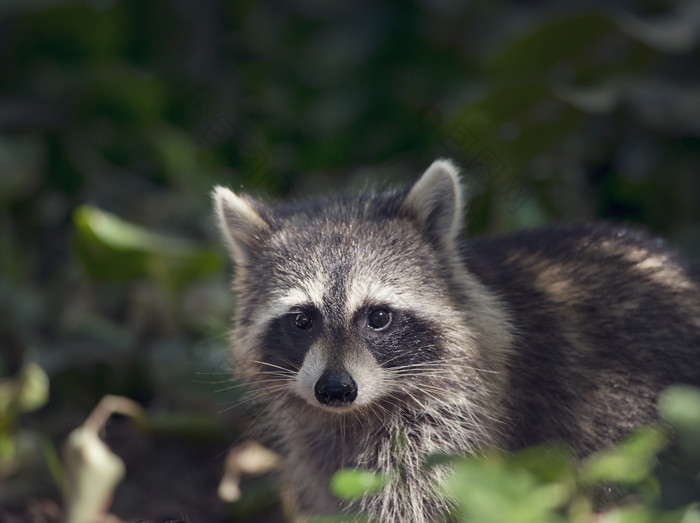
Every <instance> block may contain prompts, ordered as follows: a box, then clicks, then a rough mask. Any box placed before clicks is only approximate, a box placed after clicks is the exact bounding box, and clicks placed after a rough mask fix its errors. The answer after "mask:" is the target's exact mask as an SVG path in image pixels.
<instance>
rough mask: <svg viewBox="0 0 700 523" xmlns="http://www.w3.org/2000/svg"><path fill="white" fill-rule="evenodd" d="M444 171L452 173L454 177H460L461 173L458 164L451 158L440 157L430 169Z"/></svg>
mask: <svg viewBox="0 0 700 523" xmlns="http://www.w3.org/2000/svg"><path fill="white" fill-rule="evenodd" d="M432 170H435V171H438V170H439V171H442V172H445V173H447V174H448V175H450V176H451V177H452V178H454V179H457V180H458V179H459V174H460V169H459V167H458V166H457V164H456V163H455V162H454V161H452V160H451V159H450V158H438V159H437V160H435V161H434V162H433V163H432V164H431V165H430V167H429V168H428V171H432Z"/></svg>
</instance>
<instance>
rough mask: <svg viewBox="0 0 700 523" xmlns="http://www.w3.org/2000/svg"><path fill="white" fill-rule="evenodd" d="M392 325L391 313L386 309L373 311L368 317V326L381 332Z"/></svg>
mask: <svg viewBox="0 0 700 523" xmlns="http://www.w3.org/2000/svg"><path fill="white" fill-rule="evenodd" d="M390 323H391V313H390V312H389V311H388V310H386V309H372V310H371V311H370V312H369V315H368V316H367V325H369V326H370V327H372V328H373V329H375V330H381V329H384V328H385V327H387V326H388V325H389V324H390Z"/></svg>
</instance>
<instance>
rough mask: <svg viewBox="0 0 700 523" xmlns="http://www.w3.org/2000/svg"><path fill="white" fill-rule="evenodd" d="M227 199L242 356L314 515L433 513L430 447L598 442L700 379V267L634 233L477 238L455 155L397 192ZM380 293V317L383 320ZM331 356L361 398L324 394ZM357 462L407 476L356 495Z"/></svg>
mask: <svg viewBox="0 0 700 523" xmlns="http://www.w3.org/2000/svg"><path fill="white" fill-rule="evenodd" d="M214 197H215V207H216V209H217V216H218V220H219V227H220V229H221V232H222V235H223V237H224V240H225V241H226V243H227V245H228V246H229V248H230V251H231V253H232V257H233V259H234V262H235V263H236V265H237V269H236V276H235V281H234V288H235V292H236V294H237V299H238V302H237V311H236V316H235V326H234V335H233V338H232V340H233V349H234V355H235V358H236V361H237V363H238V368H239V369H240V371H241V375H242V376H243V377H244V378H245V380H246V381H247V382H248V383H249V384H250V387H251V390H252V392H253V394H254V397H255V398H256V399H257V400H258V401H259V404H260V405H261V406H262V407H263V408H264V415H263V416H262V418H261V419H262V420H263V421H262V423H261V434H262V435H263V436H264V437H266V438H267V439H268V441H269V442H271V443H272V444H273V445H274V446H275V447H276V449H277V450H278V451H279V452H280V454H281V455H282V458H283V463H284V470H283V473H284V479H285V482H286V485H287V492H288V493H289V497H290V498H291V499H293V500H294V503H295V505H296V506H297V507H298V509H299V510H300V511H301V513H302V514H319V513H332V512H337V511H339V510H350V511H352V510H356V509H358V508H359V509H362V510H364V511H365V512H367V513H368V514H370V515H371V516H373V517H375V518H376V519H377V520H379V521H412V522H424V521H430V520H432V519H434V517H435V515H436V514H438V513H439V512H440V511H441V510H444V509H445V508H446V506H447V502H446V501H445V500H443V499H440V498H439V497H438V496H436V495H435V494H434V493H433V492H432V491H431V484H432V482H433V480H435V479H439V478H440V476H441V475H442V474H444V473H445V470H444V469H440V468H437V469H433V470H432V471H431V472H426V470H425V469H424V467H423V461H424V459H425V457H426V456H427V455H429V454H431V453H436V452H443V453H458V454H465V453H466V454H471V453H475V452H476V451H478V450H479V449H483V448H484V447H487V446H497V447H500V448H505V449H517V448H520V447H523V446H527V445H532V444H537V443H541V442H544V441H552V440H562V441H565V442H567V443H568V444H570V445H571V446H572V447H573V448H574V449H576V451H577V452H578V453H579V454H580V455H586V454H588V453H590V452H592V451H594V450H596V449H600V448H605V447H607V446H609V445H611V444H613V443H615V442H617V441H619V439H620V438H621V437H622V436H623V435H624V434H625V433H627V432H628V431H629V430H631V429H633V428H635V427H638V426H639V425H641V424H643V423H646V422H648V421H650V420H652V419H653V418H654V415H655V402H656V396H657V394H658V392H659V391H660V390H662V389H663V388H664V387H666V386H667V385H669V384H671V383H674V382H686V383H693V384H698V385H700V357H699V356H700V277H699V276H698V272H697V270H696V269H693V268H692V267H690V266H689V265H688V264H687V262H685V261H684V260H683V259H682V258H680V257H679V256H677V255H676V254H675V253H673V252H672V251H671V250H670V249H668V248H667V247H666V246H665V245H663V244H660V243H658V242H656V241H653V240H650V239H648V238H646V237H645V236H643V235H640V234H638V233H636V232H630V231H627V230H625V229H619V228H614V227H609V226H587V225H586V226H570V227H560V228H551V229H545V230H542V231H533V232H522V233H516V234H513V235H510V236H505V237H501V238H493V239H488V238H484V239H476V240H471V241H466V242H462V241H460V240H459V238H458V237H459V236H460V229H461V221H462V199H461V198H462V196H461V188H460V184H459V178H458V175H457V171H456V169H455V168H454V166H453V165H452V164H451V163H449V162H447V161H437V162H435V163H434V164H433V165H432V166H431V167H430V168H429V169H428V170H427V171H426V173H425V174H424V175H423V176H422V177H421V178H420V179H419V180H418V181H417V182H416V184H414V185H413V187H412V188H409V189H404V190H399V191H394V192H389V193H381V194H374V193H363V194H359V195H353V196H339V197H335V198H331V199H327V200H321V201H315V202H311V203H308V204H303V205H278V206H271V207H268V206H267V205H264V204H262V203H260V202H257V201H256V200H253V199H251V198H249V197H246V196H236V195H234V194H233V193H231V192H230V191H229V190H227V189H224V188H220V187H219V188H217V189H216V190H215V193H214ZM378 308H379V309H383V310H387V311H390V313H391V318H392V319H391V323H390V324H389V326H388V327H387V328H386V329H384V330H381V329H379V330H377V329H374V328H373V327H370V323H369V320H368V317H369V315H370V314H371V313H372V311H375V310H377V309H378ZM300 312H303V313H304V314H307V315H308V316H309V317H310V318H311V319H312V320H313V323H312V326H311V327H310V328H308V329H305V330H304V329H301V328H299V327H298V325H297V323H296V318H298V315H299V314H300ZM297 329H299V330H297ZM327 371H328V372H335V373H340V372H341V371H342V372H347V373H349V374H350V375H351V376H352V377H353V379H354V381H355V382H356V385H357V398H356V399H355V400H354V401H352V402H351V403H349V404H342V405H333V406H330V405H325V404H322V403H321V402H320V400H319V399H318V396H315V389H314V387H315V385H316V384H318V383H319V380H320V378H321V376H322V374H323V373H324V372H327ZM344 467H350V468H353V467H359V468H365V469H371V470H376V471H379V472H386V473H392V474H398V477H399V478H400V479H399V480H398V481H395V482H393V483H391V484H390V485H389V486H388V487H386V488H385V489H384V490H383V491H382V493H381V494H379V495H374V496H367V497H365V498H364V499H363V500H362V501H361V502H360V503H359V505H357V506H351V505H347V504H343V503H341V502H339V501H338V500H336V499H335V498H334V497H333V496H332V495H331V493H330V491H329V489H328V483H329V480H330V477H331V476H332V474H333V473H334V472H335V471H336V470H338V469H340V468H344Z"/></svg>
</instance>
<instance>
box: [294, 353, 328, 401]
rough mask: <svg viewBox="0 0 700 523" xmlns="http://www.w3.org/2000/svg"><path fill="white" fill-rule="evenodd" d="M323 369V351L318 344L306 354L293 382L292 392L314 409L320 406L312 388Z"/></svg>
mask: <svg viewBox="0 0 700 523" xmlns="http://www.w3.org/2000/svg"><path fill="white" fill-rule="evenodd" d="M325 369H326V358H324V357H323V349H322V348H321V347H320V346H319V345H318V344H315V345H312V346H311V348H309V351H308V352H307V353H306V356H305V357H304V362H303V363H302V364H301V369H299V372H298V373H297V377H296V380H295V381H294V390H295V391H296V393H297V394H298V395H299V396H301V397H302V398H303V399H304V400H306V402H307V403H308V404H309V405H312V406H315V407H317V406H319V405H320V403H319V402H318V400H317V399H316V394H315V392H314V388H315V387H316V382H317V381H318V379H319V378H320V377H321V375H322V374H323V371H324V370H325Z"/></svg>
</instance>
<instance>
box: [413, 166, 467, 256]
mask: <svg viewBox="0 0 700 523" xmlns="http://www.w3.org/2000/svg"><path fill="white" fill-rule="evenodd" d="M402 206H403V207H404V208H406V209H407V210H408V211H409V212H411V211H412V213H413V214H414V215H415V216H417V218H418V219H419V220H420V222H421V224H422V226H423V227H424V228H425V230H426V231H428V232H429V233H431V234H432V235H433V236H434V237H435V238H437V240H438V241H439V242H440V244H441V245H442V246H448V245H452V244H453V243H454V242H455V241H456V239H457V237H458V236H459V233H460V232H461V230H462V220H463V216H462V215H463V208H462V207H463V203H462V187H461V185H460V183H459V171H458V169H457V167H456V166H455V165H454V164H453V163H452V162H451V161H449V160H435V161H434V162H433V163H432V164H431V166H430V167H428V169H427V170H426V171H425V172H424V173H423V175H422V176H421V177H420V178H419V179H418V181H417V182H416V183H415V184H414V185H413V187H411V190H410V191H409V192H408V195H407V196H406V199H405V200H404V202H403V204H402Z"/></svg>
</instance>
